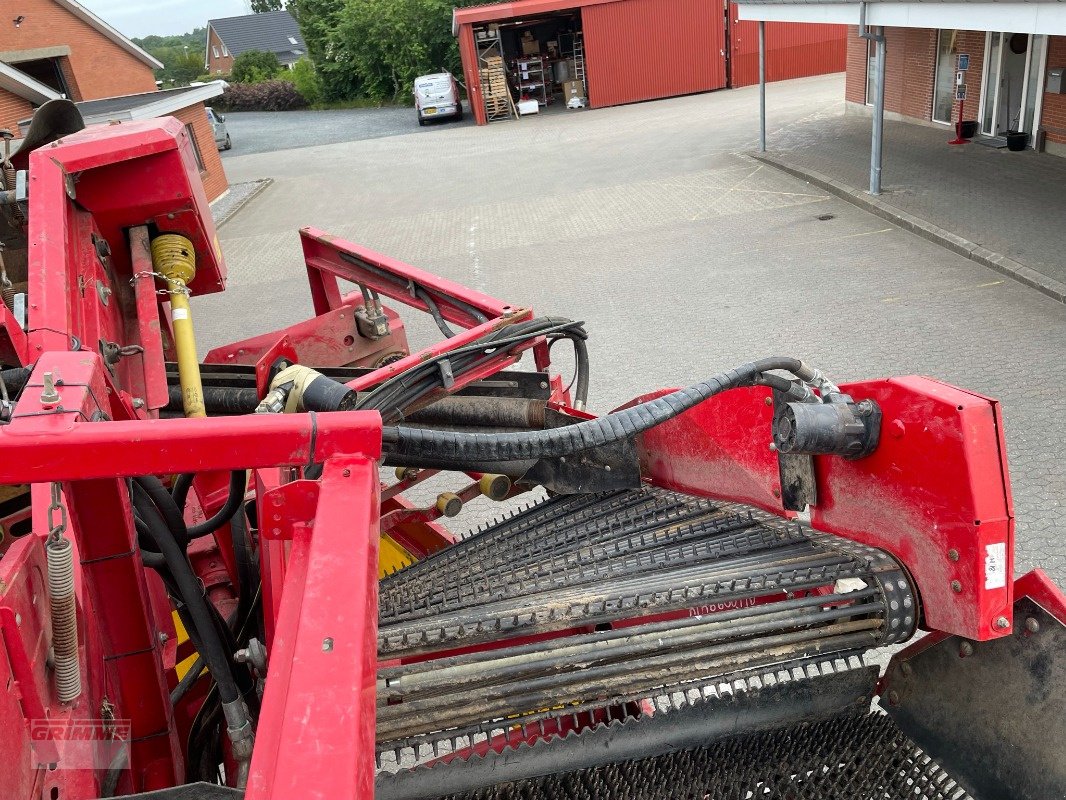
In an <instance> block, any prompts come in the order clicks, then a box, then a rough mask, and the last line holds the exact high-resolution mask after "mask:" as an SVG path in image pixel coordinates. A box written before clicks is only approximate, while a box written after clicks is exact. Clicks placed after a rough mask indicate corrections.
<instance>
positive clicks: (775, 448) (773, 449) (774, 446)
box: [770, 442, 777, 453]
mask: <svg viewBox="0 0 1066 800" xmlns="http://www.w3.org/2000/svg"><path fill="white" fill-rule="evenodd" d="M770 452H771V453H776V452H777V445H776V444H774V443H773V442H770Z"/></svg>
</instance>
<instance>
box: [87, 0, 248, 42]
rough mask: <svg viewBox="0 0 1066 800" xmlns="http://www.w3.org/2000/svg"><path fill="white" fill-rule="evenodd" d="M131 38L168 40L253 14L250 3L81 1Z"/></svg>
mask: <svg viewBox="0 0 1066 800" xmlns="http://www.w3.org/2000/svg"><path fill="white" fill-rule="evenodd" d="M79 2H80V3H81V4H82V5H83V6H85V8H87V9H89V10H90V11H92V12H93V13H94V14H96V16H98V17H100V18H102V19H103V20H104V21H105V22H107V23H108V24H109V25H110V26H111V27H112V28H116V29H118V31H119V32H121V33H123V34H125V35H126V36H129V37H131V38H133V37H137V38H140V37H142V36H150V35H151V34H153V33H154V34H157V35H159V36H169V35H171V34H176V33H188V32H189V31H191V30H192V29H193V28H202V27H204V26H205V25H207V21H208V20H209V19H217V18H218V17H235V16H238V15H240V14H249V13H251V5H250V4H249V2H248V0H79Z"/></svg>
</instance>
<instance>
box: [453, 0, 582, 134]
mask: <svg viewBox="0 0 1066 800" xmlns="http://www.w3.org/2000/svg"><path fill="white" fill-rule="evenodd" d="M473 34H474V47H475V50H476V53H477V60H478V78H479V83H480V87H481V101H482V103H483V104H484V108H485V119H486V121H487V122H495V121H500V120H505V119H514V118H515V117H516V116H518V115H520V114H521V115H528V114H536V113H544V112H546V111H549V110H556V109H563V108H567V107H570V108H575V107H577V108H583V107H585V106H586V105H587V104H588V100H587V98H588V85H587V78H586V65H585V43H584V35H583V32H582V28H581V10H580V9H577V8H575V9H568V10H565V11H557V12H553V13H550V14H545V15H541V16H537V17H527V18H520V19H513V20H506V21H502V22H492V23H488V24H484V25H475V26H474V27H473Z"/></svg>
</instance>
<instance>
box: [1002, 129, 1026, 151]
mask: <svg viewBox="0 0 1066 800" xmlns="http://www.w3.org/2000/svg"><path fill="white" fill-rule="evenodd" d="M1005 136H1006V138H1007V149H1008V150H1011V151H1013V152H1015V153H1017V152H1020V151H1021V150H1024V149H1025V148H1027V147H1028V146H1029V134H1028V133H1026V132H1025V131H1007V133H1006V134H1005Z"/></svg>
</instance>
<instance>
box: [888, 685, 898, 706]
mask: <svg viewBox="0 0 1066 800" xmlns="http://www.w3.org/2000/svg"><path fill="white" fill-rule="evenodd" d="M888 703H889V705H893V706H898V705H899V692H897V691H896V690H894V689H893V690H892V691H891V692H889V693H888Z"/></svg>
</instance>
